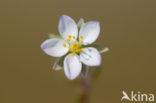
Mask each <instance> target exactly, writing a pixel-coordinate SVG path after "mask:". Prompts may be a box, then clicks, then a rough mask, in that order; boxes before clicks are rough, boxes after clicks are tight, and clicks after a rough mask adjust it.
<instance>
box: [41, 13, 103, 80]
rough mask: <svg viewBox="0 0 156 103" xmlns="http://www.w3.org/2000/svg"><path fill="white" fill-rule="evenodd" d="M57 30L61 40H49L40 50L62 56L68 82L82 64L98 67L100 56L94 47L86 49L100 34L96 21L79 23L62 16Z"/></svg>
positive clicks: (78, 72) (79, 70)
mask: <svg viewBox="0 0 156 103" xmlns="http://www.w3.org/2000/svg"><path fill="white" fill-rule="evenodd" d="M58 30H59V33H60V35H61V37H62V38H51V39H48V40H46V41H44V42H43V43H42V44H41V48H42V50H43V51H44V52H45V53H46V54H48V55H50V56H54V57H62V56H64V55H66V56H65V58H64V61H63V66H64V72H65V75H66V76H67V78H68V79H69V80H73V79H75V78H76V77H77V76H78V75H79V74H80V73H81V70H82V63H83V64H85V65H87V66H99V65H100V64H101V56H100V53H99V51H98V50H97V49H96V48H94V47H90V46H89V47H88V46H87V45H90V44H92V43H93V42H95V41H96V39H97V38H98V36H99V33H100V24H99V22H98V21H89V22H86V23H84V22H83V19H80V21H79V23H78V24H76V23H75V21H74V20H73V19H72V18H71V17H69V16H67V15H62V16H61V17H60V20H59V25H58Z"/></svg>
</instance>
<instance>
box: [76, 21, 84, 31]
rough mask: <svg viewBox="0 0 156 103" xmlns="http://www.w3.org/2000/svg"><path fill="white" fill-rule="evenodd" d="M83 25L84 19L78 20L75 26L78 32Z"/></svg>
mask: <svg viewBox="0 0 156 103" xmlns="http://www.w3.org/2000/svg"><path fill="white" fill-rule="evenodd" d="M84 24H85V22H84V19H83V18H81V19H80V20H79V22H78V24H77V26H78V30H80V28H81V27H82V26H83V25H84Z"/></svg>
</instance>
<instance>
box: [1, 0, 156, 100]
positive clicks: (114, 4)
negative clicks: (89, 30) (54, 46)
mask: <svg viewBox="0 0 156 103" xmlns="http://www.w3.org/2000/svg"><path fill="white" fill-rule="evenodd" d="M155 5H156V2H155V0H3V1H0V47H1V50H0V64H1V65H0V103H73V97H74V95H75V89H76V85H75V83H74V82H71V81H68V80H67V79H66V77H65V76H64V73H63V71H62V72H55V71H53V72H49V70H50V69H51V68H52V65H53V63H54V60H55V58H52V57H50V56H48V55H46V54H44V53H43V52H42V50H41V49H40V44H41V43H42V42H43V41H44V40H46V39H48V36H47V33H56V34H58V30H57V26H58V20H59V17H60V16H61V15H62V14H67V15H69V16H71V17H72V18H74V19H75V20H76V21H78V20H79V18H84V19H85V20H86V21H91V20H98V21H100V23H101V34H100V37H99V38H98V40H97V41H96V43H97V44H101V45H105V46H108V47H109V48H110V51H109V52H107V53H105V54H103V55H102V57H103V58H102V59H103V61H102V67H101V68H102V71H101V74H100V76H99V77H98V79H97V81H96V82H94V83H93V85H92V87H93V88H92V91H91V103H120V100H121V96H122V90H125V91H127V92H130V91H131V90H134V91H136V92H137V91H141V92H143V93H156V92H155V91H156V46H155V45H156V6H155ZM124 103H128V102H126V101H125V102H124Z"/></svg>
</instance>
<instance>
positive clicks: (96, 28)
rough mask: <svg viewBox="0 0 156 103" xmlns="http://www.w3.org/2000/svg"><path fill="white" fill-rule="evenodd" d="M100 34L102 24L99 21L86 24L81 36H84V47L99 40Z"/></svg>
mask: <svg viewBox="0 0 156 103" xmlns="http://www.w3.org/2000/svg"><path fill="white" fill-rule="evenodd" d="M99 33H100V24H99V22H98V21H90V22H87V23H85V24H84V25H83V26H82V27H81V29H80V33H79V35H80V36H81V35H82V36H83V39H82V40H83V42H84V45H86V44H91V43H93V42H94V41H96V39H97V38H98V36H99Z"/></svg>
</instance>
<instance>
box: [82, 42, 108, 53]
mask: <svg viewBox="0 0 156 103" xmlns="http://www.w3.org/2000/svg"><path fill="white" fill-rule="evenodd" d="M84 47H94V48H96V49H97V50H98V51H99V52H100V53H104V52H107V51H108V50H109V48H108V47H105V46H100V45H97V44H90V45H85V46H84Z"/></svg>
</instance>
